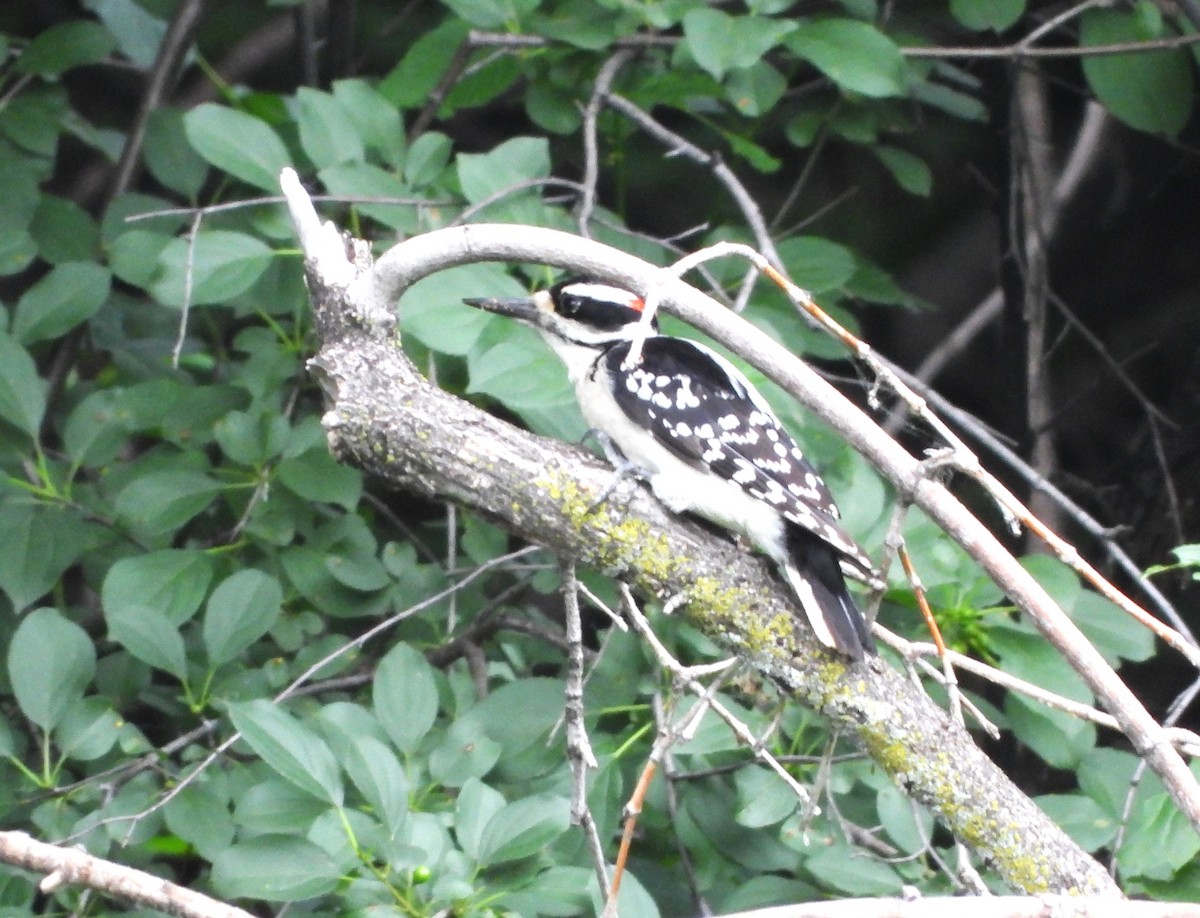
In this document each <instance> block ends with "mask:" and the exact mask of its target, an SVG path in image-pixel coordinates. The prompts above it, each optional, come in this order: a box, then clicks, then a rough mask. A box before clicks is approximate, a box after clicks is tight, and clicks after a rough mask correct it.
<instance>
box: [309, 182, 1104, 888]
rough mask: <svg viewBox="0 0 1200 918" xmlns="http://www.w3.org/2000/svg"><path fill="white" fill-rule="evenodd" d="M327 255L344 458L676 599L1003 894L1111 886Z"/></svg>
mask: <svg viewBox="0 0 1200 918" xmlns="http://www.w3.org/2000/svg"><path fill="white" fill-rule="evenodd" d="M309 207H310V208H311V205H309ZM314 216H315V215H314ZM300 219H303V215H301V216H300ZM301 236H302V238H308V239H321V238H324V239H326V240H327V239H328V238H329V237H328V235H322V234H318V233H313V232H309V231H302V233H301ZM338 251H341V252H343V253H344V252H345V251H346V249H345V248H344V246H340V244H339V248H338V249H336V250H335V249H328V248H327V249H326V250H324V251H316V250H308V249H306V254H307V255H308V261H307V264H308V269H309V275H308V277H309V286H310V291H311V293H312V300H313V309H314V315H315V319H316V326H317V330H318V333H319V335H320V337H321V348H320V351H319V353H318V354H317V356H316V357H314V358H313V360H312V361H311V366H312V369H313V371H314V372H315V373H316V374H317V375H318V377H319V378H320V380H321V382H322V385H323V386H324V387H325V389H326V391H327V393H328V395H329V400H330V407H329V410H328V412H327V413H326V415H325V425H326V430H327V432H328V435H329V440H330V444H331V447H332V449H333V450H334V452H335V454H336V455H337V456H338V457H339V458H340V459H342V460H343V461H346V462H349V463H352V464H354V465H357V466H359V467H361V468H363V469H364V470H366V471H367V472H369V473H370V474H372V475H374V476H376V477H377V478H379V479H382V480H383V481H385V482H388V483H390V484H391V485H393V486H395V487H398V488H403V489H406V490H410V491H415V492H417V493H419V494H422V495H424V496H426V497H430V498H436V499H440V500H453V501H456V502H458V503H460V504H462V505H464V506H467V507H470V508H471V509H473V510H474V511H475V512H477V513H480V514H481V515H483V516H485V517H487V518H488V519H490V520H493V521H495V522H496V523H498V524H500V525H502V526H504V527H505V528H507V529H509V530H511V531H513V532H515V533H518V534H520V535H522V536H524V537H526V538H528V539H530V540H532V541H534V542H537V543H539V544H542V545H545V546H547V547H548V548H550V549H551V550H553V551H555V552H556V553H558V554H560V555H561V556H563V557H566V558H570V559H573V560H578V561H580V562H582V563H585V564H588V565H590V566H593V567H595V568H598V569H601V570H604V571H606V572H609V573H611V574H613V575H614V576H617V577H620V578H622V579H624V580H626V581H628V582H630V583H631V584H633V585H634V586H635V587H636V588H637V589H639V590H640V591H642V592H643V593H645V594H648V595H654V596H660V597H667V596H670V597H682V599H683V600H684V602H685V608H686V610H687V614H689V615H690V616H691V617H692V618H693V620H694V621H695V622H696V624H697V626H698V627H700V628H701V629H702V630H703V631H704V632H705V633H706V634H708V635H709V636H711V637H712V638H714V639H715V640H717V641H719V642H721V643H722V644H723V645H724V646H725V647H727V648H729V649H730V650H731V651H733V652H735V653H737V654H739V655H740V656H742V657H743V658H744V659H746V660H747V661H749V662H750V663H751V664H752V665H753V666H755V667H756V668H757V669H758V670H759V671H760V672H762V673H763V674H765V675H766V676H767V677H769V678H770V679H771V680H772V681H773V682H774V683H775V684H776V685H778V686H779V687H780V689H781V690H782V691H784V692H785V693H787V694H789V695H790V696H792V697H794V698H796V699H797V700H799V701H801V702H803V703H805V704H807V705H809V706H811V707H812V708H814V709H816V710H817V711H820V712H821V713H822V714H824V715H825V716H827V717H828V718H830V720H831V721H833V722H834V723H836V724H837V725H838V726H840V727H842V728H844V729H846V730H847V731H850V732H853V733H854V734H855V735H857V737H858V738H859V740H860V741H861V743H862V744H863V746H864V747H865V748H866V749H867V751H868V752H869V753H870V754H871V755H872V756H873V757H874V759H875V760H876V761H877V762H878V763H879V764H880V766H881V767H882V768H884V769H885V770H886V771H887V772H888V774H889V775H891V777H892V778H893V779H894V780H895V781H896V782H897V784H898V785H900V786H901V787H902V788H903V789H904V790H905V791H906V792H907V793H909V794H910V795H912V796H913V797H914V798H915V799H918V800H920V801H922V802H924V803H926V804H928V805H930V806H931V807H932V808H933V809H934V810H936V811H937V812H938V813H939V814H940V816H941V817H942V818H943V820H944V821H945V822H946V824H947V825H949V826H950V828H951V829H952V830H953V831H954V833H955V834H956V836H958V837H959V838H960V839H961V840H963V841H964V842H965V843H967V844H968V845H970V846H971V847H972V848H973V849H974V850H975V851H976V852H977V853H978V854H979V855H980V856H981V857H982V858H983V859H984V860H985V861H987V862H988V863H989V864H991V865H993V866H994V867H995V868H996V869H997V871H998V872H999V873H1000V874H1001V875H1002V876H1003V877H1005V878H1006V880H1007V881H1008V882H1009V883H1010V884H1011V885H1012V886H1013V887H1014V888H1015V889H1018V890H1021V891H1024V892H1030V893H1041V892H1074V893H1093V894H1102V895H1119V893H1118V890H1117V887H1116V885H1115V884H1114V883H1113V881H1112V879H1111V878H1110V877H1109V876H1108V874H1107V872H1106V871H1104V870H1103V869H1102V868H1101V867H1100V866H1099V865H1098V864H1097V863H1096V862H1095V861H1094V860H1092V859H1091V858H1090V857H1088V856H1087V855H1086V854H1085V853H1084V852H1083V851H1082V850H1080V849H1079V848H1078V847H1077V846H1076V845H1075V844H1074V843H1073V842H1072V841H1071V840H1070V839H1069V838H1068V837H1067V836H1066V835H1065V834H1064V833H1063V832H1062V831H1061V830H1060V829H1059V828H1058V827H1057V826H1055V825H1054V824H1053V823H1052V822H1051V821H1050V820H1049V819H1047V818H1046V816H1045V815H1044V814H1042V813H1041V812H1040V811H1039V810H1038V809H1037V808H1036V807H1035V806H1034V805H1033V803H1032V802H1031V801H1030V800H1029V799H1028V798H1027V797H1026V796H1025V795H1024V794H1022V793H1021V792H1020V791H1019V790H1018V789H1017V788H1016V787H1015V786H1014V785H1013V784H1012V783H1011V782H1010V781H1009V780H1008V779H1007V777H1006V776H1005V775H1004V774H1003V773H1002V772H1001V771H1000V770H999V769H998V768H997V767H996V766H995V765H994V764H993V763H992V762H991V761H990V760H989V759H988V758H987V757H986V756H984V755H983V754H982V753H981V752H980V751H979V749H978V748H977V747H976V746H975V744H974V743H973V741H972V740H971V737H970V735H969V734H968V733H967V732H966V731H965V730H963V729H962V728H961V727H959V726H956V725H955V724H953V723H952V722H951V721H950V719H949V718H948V717H947V716H946V714H945V713H944V712H943V711H941V710H940V709H938V708H937V707H936V706H935V705H933V704H932V703H931V702H930V701H929V699H928V698H926V697H925V696H924V695H923V694H922V693H921V692H920V691H919V690H918V689H917V688H915V687H914V686H913V685H911V684H910V683H909V682H908V681H907V680H906V679H904V678H903V677H902V676H900V675H899V674H898V673H896V672H894V671H892V670H891V669H889V668H888V667H887V666H886V665H885V664H884V663H883V662H882V661H881V660H879V659H873V660H870V661H868V662H866V663H863V664H858V665H851V664H850V663H848V662H847V661H845V660H844V659H842V658H839V657H837V656H834V655H831V654H829V653H828V652H826V651H824V650H823V649H822V648H821V647H820V645H818V644H817V642H816V641H815V640H814V639H813V638H812V637H811V636H810V635H809V634H808V632H807V631H804V630H801V629H798V628H796V627H795V626H794V618H793V611H792V609H791V608H790V605H789V601H788V599H787V597H786V595H785V594H784V593H783V592H782V591H781V589H780V588H778V586H777V584H776V582H775V580H774V579H773V578H772V577H771V576H770V573H769V571H768V569H767V567H766V565H765V563H764V562H763V561H761V560H760V559H758V558H756V557H754V556H752V555H750V554H748V553H746V552H744V551H741V550H739V549H738V548H737V547H736V546H734V545H732V544H731V543H729V542H727V541H725V540H723V539H721V538H719V537H717V536H714V535H712V534H711V533H709V532H708V531H707V530H705V529H703V528H701V527H700V526H698V525H694V524H692V523H690V522H688V521H686V520H682V519H679V518H678V517H675V516H673V515H671V514H669V513H667V512H666V511H665V510H664V509H663V508H662V507H661V506H660V505H659V504H658V503H657V502H656V501H655V500H653V499H652V498H651V497H650V496H649V494H648V492H646V490H645V489H644V488H642V487H641V486H640V485H633V484H630V485H625V486H622V487H621V488H620V489H619V490H618V491H617V492H616V494H615V495H613V497H612V498H610V499H609V500H608V501H607V502H606V503H604V504H603V505H601V506H600V507H599V508H596V509H593V507H592V504H593V502H594V501H595V499H596V497H597V495H599V493H600V492H601V490H602V489H603V487H604V485H605V484H606V483H607V482H608V480H609V478H610V476H611V471H610V470H609V469H607V468H606V467H604V466H603V465H601V464H600V463H598V462H596V461H595V460H593V459H591V458H590V457H589V456H587V455H586V454H585V453H583V452H582V451H581V450H579V449H578V448H575V447H571V446H568V445H566V444H563V443H560V442H557V441H552V440H546V439H543V438H539V437H536V436H533V435H531V434H528V433H526V432H523V431H520V430H518V429H516V428H514V427H512V426H511V425H509V424H506V423H504V422H502V421H500V420H497V419H496V418H493V417H491V416H490V415H488V414H486V413H484V412H482V411H480V410H478V409H477V408H475V407H473V406H472V405H470V404H468V403H466V402H463V401H461V400H460V399H457V398H454V397H453V396H451V395H449V394H447V393H445V392H443V391H442V390H440V389H438V388H437V387H435V386H431V385H430V384H429V383H428V382H426V381H425V380H424V379H423V378H422V377H421V376H420V374H419V373H417V372H416V370H415V368H414V367H413V366H412V364H411V363H410V362H409V361H408V359H407V358H406V357H405V356H404V354H403V352H402V351H401V349H400V347H399V343H398V340H397V336H396V331H395V317H394V316H393V315H392V314H391V313H388V312H386V311H382V310H380V309H379V308H378V307H379V304H380V302H381V299H382V297H381V296H380V295H379V289H378V288H372V287H370V286H369V285H370V284H371V283H372V279H371V277H370V274H371V271H370V269H369V268H368V267H367V266H366V265H365V264H363V263H361V262H360V263H359V267H358V270H359V271H360V272H365V273H360V276H359V277H358V279H357V280H354V281H353V282H351V283H349V284H346V283H344V280H345V278H346V276H347V275H346V272H345V271H344V270H342V269H335V270H334V272H333V274H334V276H335V277H338V278H340V279H341V281H340V282H334V283H330V281H329V275H328V274H326V273H324V270H323V266H324V265H325V264H327V263H328V261H329V260H330V259H334V260H336V258H337V257H338V256H337V252H338ZM343 257H344V256H343ZM363 291H367V292H366V294H365V298H364V299H359V298H358V297H359V294H360V293H362V292H363Z"/></svg>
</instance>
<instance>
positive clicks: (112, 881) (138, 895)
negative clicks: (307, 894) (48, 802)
mask: <svg viewBox="0 0 1200 918" xmlns="http://www.w3.org/2000/svg"><path fill="white" fill-rule="evenodd" d="M0 861H3V862H4V863H6V864H12V865H13V866H14V867H20V868H22V869H24V870H32V871H34V872H36V873H43V874H45V875H46V876H45V878H44V879H43V880H42V882H41V883H40V884H39V888H40V889H41V890H42V892H47V893H48V892H50V891H51V890H53V889H54V888H56V887H58V886H61V885H62V884H63V883H70V884H72V885H77V886H83V887H86V888H88V889H94V890H96V891H97V892H101V893H104V894H105V895H108V896H112V897H113V898H116V899H124V900H125V901H126V902H132V903H134V904H135V905H140V906H143V907H145V908H152V909H155V910H156V911H160V912H165V913H166V914H168V915H176V916H179V918H253V916H251V914H250V913H249V912H244V911H242V910H241V909H240V908H234V907H233V906H232V905H226V904H225V903H224V902H218V901H217V900H216V899H210V898H209V897H208V896H205V895H201V894H200V893H198V892H194V891H193V890H190V889H188V888H187V887H186V886H179V885H177V884H175V883H171V882H169V881H168V880H164V879H163V878H162V877H156V876H153V875H151V874H148V873H145V872H143V871H141V870H134V869H133V868H132V867H124V866H122V865H120V864H114V863H113V862H112V861H106V860H104V859H103V858H98V857H93V856H92V855H90V854H88V853H87V852H85V851H80V850H77V849H75V848H60V847H58V846H56V845H48V844H46V843H45V842H40V841H35V840H34V839H32V838H30V837H29V836H28V835H26V834H25V833H24V832H0Z"/></svg>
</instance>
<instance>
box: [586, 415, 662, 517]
mask: <svg viewBox="0 0 1200 918" xmlns="http://www.w3.org/2000/svg"><path fill="white" fill-rule="evenodd" d="M589 439H594V440H595V441H596V442H597V443H599V444H600V449H601V450H602V451H603V452H604V458H605V459H607V460H608V464H609V465H611V466H612V467H613V469H615V470H616V474H614V475H613V477H612V478H611V479H610V480H609V482H608V484H606V485H605V486H604V490H602V491H601V492H600V496H599V497H597V498H596V499H595V500H594V501H592V503H591V506H589V507H588V513H594V512H595V511H596V510H597V509H599V507H600V506H601V504H603V503H604V502H605V501H606V500H608V499H609V498H610V497H611V496H612V493H613V491H615V490H617V488H618V487H619V486H620V484H621V482H622V481H624V480H625V479H626V478H633V479H635V480H637V481H649V480H650V472H649V470H648V469H645V468H643V467H642V466H640V465H638V464H637V463H636V462H631V461H630V460H628V459H626V458H625V455H624V454H623V453H622V452H621V451H620V450H619V449H617V445H616V444H615V443H613V441H612V438H611V437H610V436H609V435H608V434H606V433H605V432H604V431H602V430H597V429H596V428H595V427H593V428H592V429H591V430H589V431H588V432H587V433H585V434H584V435H583V440H581V441H580V442H584V441H587V440H589Z"/></svg>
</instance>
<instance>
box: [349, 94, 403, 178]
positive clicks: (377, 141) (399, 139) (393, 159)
mask: <svg viewBox="0 0 1200 918" xmlns="http://www.w3.org/2000/svg"><path fill="white" fill-rule="evenodd" d="M333 98H334V99H336V100H337V102H338V104H339V105H340V106H341V107H342V108H343V109H344V110H345V112H346V114H347V115H348V116H349V117H350V120H351V121H353V122H354V126H355V128H356V129H357V131H358V136H359V137H361V138H362V142H363V143H364V144H365V145H366V146H367V148H368V149H372V150H375V151H376V152H377V153H378V154H379V155H380V157H381V158H382V159H383V161H384V162H385V163H388V164H389V165H392V166H398V165H400V163H401V162H402V161H403V157H404V146H405V139H404V122H403V120H402V119H401V117H400V112H398V111H397V110H396V106H395V105H394V104H392V102H390V101H389V100H388V99H387V98H386V97H385V96H384V95H383V94H382V93H381V92H379V91H378V90H376V89H375V88H374V87H373V86H371V84H369V83H367V82H366V81H365V80H338V81H337V82H335V83H334V84H333Z"/></svg>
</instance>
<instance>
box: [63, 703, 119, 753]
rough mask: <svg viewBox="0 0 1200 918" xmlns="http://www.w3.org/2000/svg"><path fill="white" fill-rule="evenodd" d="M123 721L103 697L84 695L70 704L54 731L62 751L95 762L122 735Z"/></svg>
mask: <svg viewBox="0 0 1200 918" xmlns="http://www.w3.org/2000/svg"><path fill="white" fill-rule="evenodd" d="M123 723H124V721H123V720H122V719H121V715H119V714H118V713H117V712H116V711H114V710H113V709H112V705H111V704H109V703H108V702H107V701H105V700H104V699H102V698H84V699H82V700H81V701H79V702H77V703H75V704H73V705H71V706H70V707H69V708H68V709H67V711H66V713H65V714H64V715H63V716H62V719H61V720H60V721H59V723H58V726H57V727H56V728H55V731H54V741H55V744H56V745H57V746H58V748H59V749H60V750H61V751H62V754H63V755H65V756H67V757H68V758H71V759H74V760H75V761H77V762H94V761H95V760H96V759H98V758H100V757H101V756H102V755H104V754H105V753H107V752H108V750H110V749H111V748H112V747H113V745H114V744H115V743H116V742H117V739H118V738H119V737H120V733H121V726H122V724H123Z"/></svg>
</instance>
